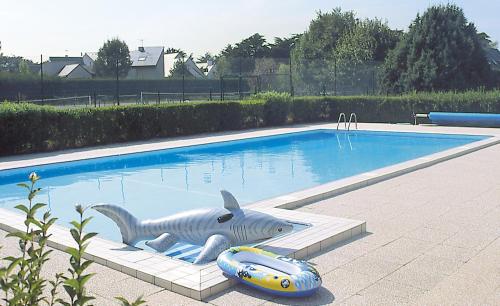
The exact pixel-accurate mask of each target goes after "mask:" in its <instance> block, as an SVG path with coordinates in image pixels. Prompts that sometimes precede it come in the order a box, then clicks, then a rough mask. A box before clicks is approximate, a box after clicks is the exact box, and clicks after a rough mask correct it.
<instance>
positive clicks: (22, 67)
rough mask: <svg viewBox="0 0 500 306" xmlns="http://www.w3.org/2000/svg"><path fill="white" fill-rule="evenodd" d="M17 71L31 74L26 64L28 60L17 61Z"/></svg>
mask: <svg viewBox="0 0 500 306" xmlns="http://www.w3.org/2000/svg"><path fill="white" fill-rule="evenodd" d="M19 73H20V74H24V75H28V74H31V70H30V66H29V64H28V61H26V60H21V61H20V62H19Z"/></svg>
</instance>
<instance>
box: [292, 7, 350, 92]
mask: <svg viewBox="0 0 500 306" xmlns="http://www.w3.org/2000/svg"><path fill="white" fill-rule="evenodd" d="M357 24H358V20H357V19H356V17H355V15H354V13H353V12H342V10H341V9H340V8H336V9H334V10H332V11H331V12H328V13H322V12H321V11H320V12H318V13H317V16H316V18H315V19H313V20H312V21H311V23H310V25H309V28H308V30H307V31H306V32H305V33H304V34H303V35H302V36H301V37H300V39H299V40H298V42H297V43H296V45H295V47H294V49H293V52H292V62H293V63H294V70H295V71H296V73H295V74H296V75H298V77H299V79H300V80H301V83H302V84H303V85H304V86H305V90H307V91H313V92H316V93H318V92H320V91H321V89H322V88H323V87H324V86H325V84H332V83H333V82H334V79H335V74H334V71H335V70H336V65H337V64H338V63H337V55H338V54H337V52H338V49H337V47H338V45H339V44H340V43H341V41H342V37H344V36H345V35H348V34H349V33H352V32H353V31H354V29H355V27H356V26H357Z"/></svg>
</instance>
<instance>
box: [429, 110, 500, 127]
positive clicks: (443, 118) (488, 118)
mask: <svg viewBox="0 0 500 306" xmlns="http://www.w3.org/2000/svg"><path fill="white" fill-rule="evenodd" d="M429 119H430V120H431V122H432V123H435V124H439V125H456V126H480V127H500V114H487V113H441V112H430V113H429Z"/></svg>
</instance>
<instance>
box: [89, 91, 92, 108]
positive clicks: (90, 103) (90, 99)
mask: <svg viewBox="0 0 500 306" xmlns="http://www.w3.org/2000/svg"><path fill="white" fill-rule="evenodd" d="M91 106H92V95H91V94H89V107H91Z"/></svg>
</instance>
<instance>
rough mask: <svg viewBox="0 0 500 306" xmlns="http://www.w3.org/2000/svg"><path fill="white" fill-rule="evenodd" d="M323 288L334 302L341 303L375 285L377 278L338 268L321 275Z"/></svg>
mask: <svg viewBox="0 0 500 306" xmlns="http://www.w3.org/2000/svg"><path fill="white" fill-rule="evenodd" d="M322 280H323V286H324V287H325V288H327V289H328V290H329V291H330V292H331V293H332V294H333V296H334V299H335V301H342V300H344V299H346V298H348V297H350V296H351V295H353V294H355V293H357V292H359V291H361V290H363V289H365V288H367V287H369V286H370V285H372V284H373V283H375V282H376V281H377V280H378V279H377V277H374V276H370V275H366V274H362V273H358V272H353V271H350V270H346V269H342V268H338V269H335V270H333V271H332V272H329V273H327V274H325V275H322Z"/></svg>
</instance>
